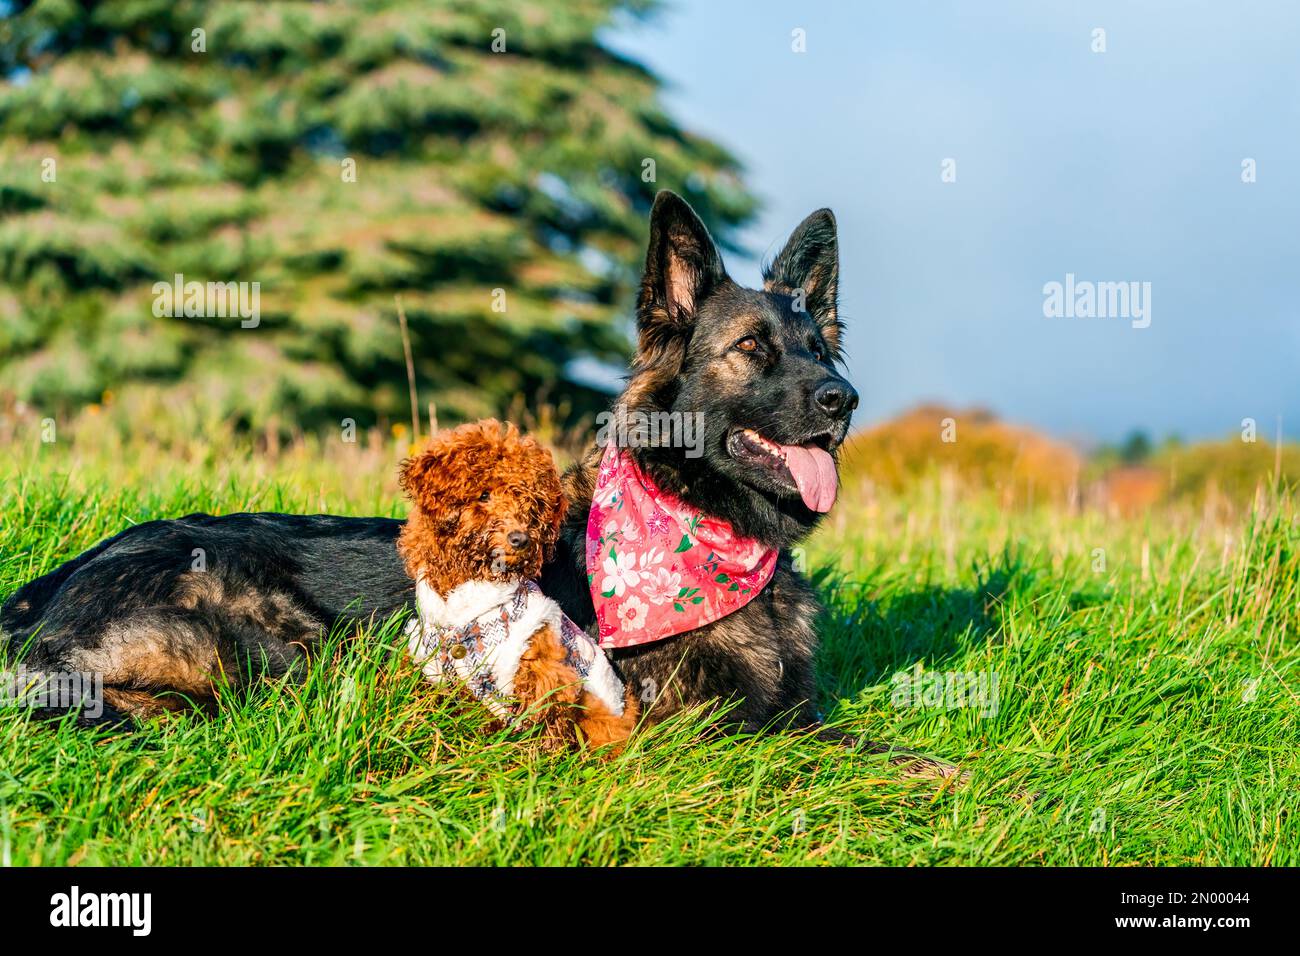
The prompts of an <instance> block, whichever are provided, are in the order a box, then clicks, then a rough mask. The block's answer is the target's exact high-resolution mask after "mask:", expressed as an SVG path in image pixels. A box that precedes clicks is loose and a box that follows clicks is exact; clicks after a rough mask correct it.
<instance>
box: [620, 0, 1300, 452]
mask: <svg viewBox="0 0 1300 956" xmlns="http://www.w3.org/2000/svg"><path fill="white" fill-rule="evenodd" d="M796 28H800V29H802V30H804V31H805V34H806V52H804V53H795V52H793V51H792V49H791V43H792V38H791V31H792V30H794V29H796ZM1095 28H1102V29H1104V30H1105V43H1106V51H1105V52H1104V53H1095V52H1093V50H1092V46H1093V45H1094V35H1093V31H1094V29H1095ZM609 40H610V43H611V45H613V46H615V47H616V48H618V49H620V50H622V51H624V52H627V53H631V54H633V55H634V56H636V57H637V58H638V59H640V60H641V61H642V62H644V63H646V64H647V65H648V66H650V67H651V68H653V69H654V70H656V71H657V72H658V73H659V74H660V75H661V76H662V77H663V78H664V79H665V80H666V82H667V84H668V89H667V90H666V93H665V99H666V102H667V104H668V105H669V107H670V109H671V110H672V111H673V112H674V114H675V115H676V116H677V117H678V118H679V119H681V120H682V121H683V122H684V124H685V125H686V126H688V127H689V128H691V129H694V130H696V131H699V132H702V133H707V134H708V135H710V136H712V137H714V138H715V139H718V140H720V141H721V142H723V143H725V144H726V145H727V146H728V147H730V148H731V149H732V150H733V151H735V153H736V154H737V155H738V156H739V157H740V158H741V160H742V161H743V162H744V164H745V167H746V169H747V178H748V181H749V183H750V185H751V187H752V188H753V189H754V190H755V191H756V193H757V194H758V195H759V197H760V198H761V200H762V202H763V204H764V209H763V213H762V215H761V216H760V218H759V219H758V221H757V222H756V224H755V225H754V226H753V227H752V228H751V229H749V230H747V231H746V233H745V234H744V235H743V236H742V241H743V242H744V243H745V244H746V245H747V246H748V247H749V248H750V249H752V250H753V251H754V253H755V257H754V258H753V259H749V260H746V259H742V258H739V257H736V256H731V257H729V259H728V266H729V269H730V271H731V273H732V275H733V277H735V278H736V279H738V280H742V281H747V282H755V281H756V280H757V275H758V264H757V259H758V258H759V257H761V256H762V255H764V254H767V253H771V252H773V251H775V248H777V245H776V244H777V243H778V242H779V241H780V240H781V239H783V238H784V236H785V235H786V234H787V233H788V232H789V230H790V229H792V228H793V227H794V226H795V225H796V224H797V223H798V221H799V220H800V219H801V218H802V217H803V216H804V215H806V214H807V213H808V212H810V211H811V210H813V209H815V208H817V207H819V206H830V207H831V208H832V209H834V211H835V213H836V216H837V217H838V220H839V223H840V243H841V309H842V313H843V315H844V316H845V318H846V320H847V321H848V323H849V334H848V340H847V344H848V352H849V359H848V368H849V373H850V378H851V379H852V380H853V382H854V383H855V384H856V385H857V387H858V389H859V391H860V392H861V393H862V407H861V410H860V411H859V413H858V418H857V422H858V423H859V424H865V423H867V422H869V421H872V420H875V419H878V418H881V417H883V416H886V415H889V414H892V413H895V412H898V411H900V410H902V409H904V408H906V407H908V406H909V405H912V404H915V403H916V402H919V401H922V400H927V399H936V400H942V401H946V402H951V403H954V404H957V405H959V406H966V405H970V404H981V405H986V406H988V407H991V408H993V409H994V410H995V411H997V412H999V413H1000V414H1002V415H1004V416H1005V417H1007V418H1010V419H1012V420H1015V421H1019V422H1024V423H1028V424H1032V425H1036V426H1038V427H1042V428H1046V429H1049V430H1051V431H1053V432H1055V433H1056V434H1058V435H1062V436H1064V437H1069V438H1073V439H1077V440H1081V441H1089V440H1103V441H1108V440H1117V439H1119V438H1121V437H1123V435H1124V434H1126V433H1127V432H1128V431H1130V430H1131V429H1132V428H1134V427H1141V428H1144V429H1146V430H1147V431H1148V432H1149V433H1151V434H1152V435H1153V436H1155V437H1157V438H1159V437H1163V436H1165V435H1167V434H1170V433H1177V434H1179V435H1181V436H1182V437H1184V438H1188V439H1195V438H1204V437H1219V436H1224V435H1227V434H1230V433H1233V434H1235V433H1237V432H1238V431H1239V429H1240V423H1241V420H1242V419H1243V418H1247V417H1250V418H1254V419H1255V420H1256V421H1257V422H1258V423H1259V431H1260V433H1261V435H1269V436H1271V435H1272V433H1273V431H1274V429H1275V427H1276V422H1277V417H1278V416H1279V415H1281V416H1282V418H1283V427H1284V431H1285V432H1286V433H1287V434H1288V435H1289V436H1291V437H1300V268H1298V267H1297V265H1298V259H1300V241H1298V240H1297V229H1298V228H1300V4H1297V3H1291V2H1281V0H1279V2H1269V3H1264V2H1251V0H1243V2H1221V3H1195V2H1180V3H1172V2H1171V3H1164V2H1155V0H1149V2H1123V3H1105V2H1102V3H1095V2H1094V3H1088V4H1081V3H1066V2H1045V0H1024V2H1012V0H1005V2H1003V0H998V2H992V0H990V2H979V3H973V2H968V3H944V2H925V3H921V2H914V3H875V2H872V3H865V2H864V3H848V2H841V3H833V2H806V0H805V2H799V3H778V2H765V0H759V2H756V0H709V2H704V0H700V2H685V0H678V2H677V3H675V4H672V5H669V6H667V7H666V8H665V9H664V11H663V12H662V13H661V14H660V15H659V16H658V17H656V18H655V19H654V20H652V21H651V22H650V23H649V24H647V25H640V24H636V23H630V24H627V25H625V26H623V27H620V29H619V30H618V31H616V32H615V33H613V34H611V36H610V38H609ZM949 158H951V159H953V160H955V161H956V181H955V182H943V181H942V180H941V163H942V162H943V161H944V160H945V159H949ZM1247 158H1250V159H1253V160H1255V163H1256V182H1254V183H1251V184H1246V183H1243V182H1242V161H1243V160H1244V159H1247ZM1067 273H1073V274H1074V275H1075V277H1076V280H1077V281H1084V280H1090V281H1095V282H1121V281H1123V282H1129V281H1136V282H1149V283H1151V302H1150V318H1151V323H1150V326H1149V327H1147V328H1133V327H1132V323H1131V322H1130V321H1129V320H1128V319H1124V318H1047V317H1045V316H1044V314H1043V303H1044V294H1043V287H1044V285H1045V284H1046V283H1049V282H1053V281H1056V282H1062V283H1063V282H1064V281H1065V276H1066V274H1067Z"/></svg>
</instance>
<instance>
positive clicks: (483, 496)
mask: <svg viewBox="0 0 1300 956" xmlns="http://www.w3.org/2000/svg"><path fill="white" fill-rule="evenodd" d="M491 497H492V492H490V491H485V492H483V494H481V495H479V496H478V500H479V501H487V500H488V499H489V498H491Z"/></svg>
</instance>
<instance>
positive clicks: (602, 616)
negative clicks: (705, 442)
mask: <svg viewBox="0 0 1300 956" xmlns="http://www.w3.org/2000/svg"><path fill="white" fill-rule="evenodd" d="M776 557H777V552H776V549H775V548H766V547H764V546H763V545H762V544H760V543H759V542H757V541H755V540H753V539H752V538H742V537H740V536H739V535H737V534H735V533H734V532H733V531H732V528H731V525H730V524H729V523H728V522H726V521H723V520H721V519H719V518H710V517H707V516H706V515H702V514H700V513H699V512H697V511H696V510H694V509H693V508H691V507H689V506H688V505H686V504H684V503H683V502H681V501H679V500H677V499H676V498H674V497H672V496H671V495H668V494H666V493H665V492H662V491H660V490H659V489H658V488H656V487H655V486H654V483H653V482H652V481H651V480H650V477H649V476H648V475H646V474H645V472H643V471H642V470H641V469H640V468H639V467H637V464H636V462H635V461H633V460H632V456H631V455H630V454H628V453H627V451H626V450H623V451H620V450H619V449H618V448H616V447H615V446H614V445H610V446H609V447H607V448H606V449H605V456H604V458H602V459H601V462H600V474H599V476H598V477H597V479H596V492H595V494H594V495H592V499H591V512H590V513H589V514H588V516H587V584H588V586H589V587H590V588H591V600H592V602H593V603H594V604H595V605H596V620H597V622H598V623H599V625H600V646H601V647H606V648H609V647H632V646H634V645H637V644H649V643H651V642H652V641H660V640H663V639H664V638H666V637H672V636H673V635H674V634H682V633H684V632H686V631H693V630H695V628H697V627H702V626H703V625H705V624H709V623H711V622H712V621H716V620H718V619H719V618H722V617H726V616H727V615H728V614H730V613H731V612H732V611H735V610H738V609H740V608H742V607H744V606H745V605H746V604H748V603H749V602H750V601H751V600H753V598H754V596H755V595H756V594H758V592H759V591H761V590H763V587H764V585H766V584H767V582H768V581H770V580H772V574H773V572H774V571H775V570H776Z"/></svg>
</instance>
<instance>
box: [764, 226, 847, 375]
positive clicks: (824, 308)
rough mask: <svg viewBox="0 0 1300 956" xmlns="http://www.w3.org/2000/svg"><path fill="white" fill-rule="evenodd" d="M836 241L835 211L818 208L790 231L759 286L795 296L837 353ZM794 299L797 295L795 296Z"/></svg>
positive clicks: (838, 348)
mask: <svg viewBox="0 0 1300 956" xmlns="http://www.w3.org/2000/svg"><path fill="white" fill-rule="evenodd" d="M839 286H840V244H839V239H838V238H837V237H836V230H835V214H834V213H833V212H831V211H830V210H829V209H818V210H817V211H816V212H815V213H813V214H812V215H810V216H809V217H808V218H807V219H805V220H804V221H803V222H801V223H799V228H798V229H796V230H795V231H794V232H793V234H791V236H790V239H789V241H788V242H786V244H785V248H784V249H782V250H781V252H780V254H778V255H777V257H776V258H775V259H773V260H772V263H771V264H770V265H769V266H767V268H765V269H764V270H763V288H764V289H766V290H767V291H769V292H783V293H786V294H788V295H794V296H796V297H797V296H798V295H799V292H800V290H802V292H803V306H804V308H805V309H807V310H808V313H809V314H810V315H811V316H812V317H813V320H814V321H815V322H816V323H817V327H818V328H819V329H821V333H822V338H824V339H825V340H826V344H827V345H829V346H830V347H831V350H832V351H833V352H835V353H837V354H838V352H839V350H840V339H841V333H842V332H843V331H844V324H843V323H842V322H840V310H839ZM796 301H797V299H796Z"/></svg>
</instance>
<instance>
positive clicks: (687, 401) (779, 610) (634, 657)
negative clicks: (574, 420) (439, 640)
mask: <svg viewBox="0 0 1300 956" xmlns="http://www.w3.org/2000/svg"><path fill="white" fill-rule="evenodd" d="M838 286H839V254H838V243H837V236H836V225H835V218H834V216H833V215H832V214H831V212H830V210H828V209H821V210H818V211H816V212H814V213H812V214H811V215H810V216H809V217H808V218H807V219H805V220H804V221H803V223H802V224H800V225H799V227H798V228H797V229H796V230H795V232H794V233H793V235H792V236H791V237H790V239H789V241H788V242H787V244H786V245H785V247H784V248H783V249H782V250H781V252H780V253H779V254H778V255H777V256H776V258H775V259H774V260H773V261H772V262H771V263H770V265H768V266H767V267H766V268H765V269H764V284H763V288H762V289H761V290H760V289H747V288H743V287H741V286H739V285H737V284H736V283H735V282H733V281H732V280H731V279H730V278H729V277H728V276H727V273H726V271H725V270H724V268H723V264H722V259H721V256H720V255H719V253H718V250H717V247H716V246H715V245H714V242H713V239H712V238H711V237H710V236H709V233H708V231H707V230H706V228H705V226H704V224H703V223H702V222H701V221H700V219H699V218H698V217H697V216H696V214H695V213H694V211H693V210H692V209H691V208H690V206H689V205H687V203H686V202H685V201H684V200H682V199H681V198H680V197H678V196H676V195H674V194H673V193H670V192H666V191H665V192H661V193H660V194H659V195H658V197H657V198H656V200H655V203H654V207H653V209H652V211H651V215H650V239H649V248H648V250H647V254H646V263H645V273H644V278H643V280H642V282H641V286H640V291H639V296H638V303H637V327H638V345H637V351H636V356H635V359H634V364H633V368H632V373H631V376H630V378H629V380H628V384H627V387H626V389H625V391H624V392H623V394H622V395H621V397H620V398H619V399H618V403H619V404H622V405H623V406H624V407H625V408H626V409H627V410H628V411H629V412H633V411H634V412H641V413H646V414H653V413H662V412H670V413H671V412H677V413H682V414H693V413H701V414H702V422H703V447H702V451H701V452H700V453H699V454H698V455H694V454H693V455H687V454H686V452H685V450H684V449H682V448H674V447H641V448H636V449H632V453H633V454H634V455H635V457H636V460H637V463H638V464H639V465H640V466H641V468H642V469H643V471H644V472H645V473H646V474H648V475H649V476H651V478H652V479H653V480H654V482H655V483H656V484H657V485H658V487H659V488H660V489H662V490H663V491H666V492H668V493H670V494H672V495H675V496H677V497H678V498H679V499H680V500H682V501H683V502H685V503H686V504H688V505H690V506H693V507H695V508H698V509H701V510H702V511H703V513H705V514H707V515H712V516H716V517H717V518H720V519H723V520H725V521H727V522H730V524H731V525H732V527H733V528H734V530H735V532H736V533H738V534H740V535H744V536H747V537H750V538H754V539H757V540H758V541H759V542H760V543H762V544H763V545H765V546H767V547H769V548H774V549H778V550H779V558H778V561H777V566H776V570H775V573H774V576H773V578H772V580H771V581H770V583H769V584H768V585H767V587H765V588H764V589H763V590H762V591H761V592H760V593H759V594H758V595H757V596H756V597H755V598H754V599H752V600H751V601H750V602H749V603H748V604H745V605H744V606H743V607H741V608H740V609H739V610H736V611H734V612H733V613H731V614H729V615H727V616H725V617H722V618H721V619H719V620H716V621H714V622H713V623H711V624H707V625H705V626H702V627H699V628H697V629H696V630H693V631H689V632H687V633H685V634H680V635H678V636H676V637H673V638H670V639H667V640H664V641H661V642H659V643H657V644H651V645H643V646H640V647H635V648H628V649H624V650H616V651H613V652H611V657H612V659H613V661H614V664H615V666H616V668H617V669H618V670H619V671H620V673H621V674H622V676H623V677H624V679H625V680H626V681H628V682H630V683H631V684H632V685H633V686H634V687H635V688H641V689H650V691H651V694H650V695H646V696H652V697H653V699H652V700H647V702H646V705H645V707H644V708H643V709H644V710H646V711H647V718H648V719H650V720H658V719H662V718H664V717H666V716H668V715H669V714H671V713H673V712H675V711H678V710H680V709H682V708H685V707H692V706H695V705H715V704H717V703H718V702H727V703H730V704H732V705H733V709H732V710H731V711H730V712H729V714H728V717H727V720H728V721H729V722H730V723H731V724H732V725H735V724H739V725H740V726H741V727H743V728H744V729H745V730H749V731H759V730H764V729H771V728H773V727H774V726H790V725H795V726H799V727H804V728H816V727H817V726H818V715H817V713H816V710H815V704H814V701H815V696H816V678H815V670H814V668H815V658H816V654H817V632H816V628H815V623H816V619H817V616H818V614H819V611H820V608H819V604H818V601H817V597H816V595H815V594H814V592H813V590H812V588H811V587H810V586H809V585H808V583H807V582H806V581H805V580H804V579H803V577H802V576H801V575H800V574H799V573H798V571H796V570H795V568H794V567H793V565H792V562H791V558H790V553H789V549H790V547H791V546H792V545H794V544H795V543H797V542H798V541H800V540H802V539H803V538H804V537H806V536H807V535H808V534H809V532H811V531H812V530H813V528H814V527H815V526H816V525H817V523H818V521H819V520H820V518H821V517H822V512H823V511H824V510H825V509H826V508H827V507H829V504H828V503H827V497H826V496H827V495H828V494H829V500H833V498H834V474H833V469H832V470H831V471H832V473H831V474H830V476H829V478H828V477H827V475H826V474H825V473H824V472H825V470H826V468H827V466H826V464H825V463H826V462H828V461H830V460H831V459H832V457H833V456H834V455H835V454H836V450H837V449H838V448H839V446H840V444H841V443H842V442H843V440H844V437H845V435H846V433H847V432H848V428H849V418H850V415H851V414H852V412H853V409H854V408H855V407H856V405H857V403H858V395H857V393H856V392H855V391H854V389H853V387H852V386H851V385H850V384H849V383H848V382H847V381H846V380H845V379H844V377H843V376H842V375H841V374H840V373H839V372H838V371H837V370H836V362H837V360H838V359H839V357H840V349H841V339H842V332H843V326H842V323H841V321H840V317H839V311H838V308H837V292H838ZM796 449H803V451H804V452H806V453H807V454H806V455H801V456H799V457H800V460H801V461H805V462H806V461H807V460H810V459H811V458H813V457H814V456H815V458H816V461H817V462H818V463H819V464H820V465H822V467H821V468H820V469H818V470H819V471H820V472H822V473H821V474H814V475H813V476H812V477H809V475H808V473H807V469H806V468H804V469H803V470H802V471H799V470H798V469H796V470H792V467H791V465H790V464H789V461H788V459H789V457H790V456H789V455H786V454H785V452H791V451H793V450H796ZM599 459H600V449H599V448H597V447H595V446H594V445H593V447H592V449H591V450H590V452H589V453H588V454H587V455H586V456H585V458H584V459H583V460H582V461H580V462H579V463H577V464H575V465H573V466H572V467H571V468H570V469H569V470H568V472H567V473H566V475H565V476H564V485H565V493H566V497H567V500H568V508H569V510H568V512H567V517H566V520H565V524H564V527H563V531H562V534H561V539H560V543H559V545H558V547H557V548H556V551H555V554H554V556H553V558H552V559H551V560H549V561H548V562H547V564H546V565H545V567H544V569H543V573H542V577H541V580H540V583H541V586H542V589H543V590H544V592H545V593H546V594H548V595H550V596H551V597H553V598H555V599H556V600H557V601H558V602H559V603H560V605H561V606H562V608H563V609H564V611H565V613H566V614H568V616H569V617H570V618H572V619H573V620H574V621H575V622H577V623H578V624H579V625H580V626H582V627H584V628H586V629H587V630H588V631H589V632H590V633H592V634H593V635H594V634H595V633H596V627H597V622H596V617H595V614H594V611H593V604H592V600H591V596H590V593H589V591H588V578H587V568H586V566H585V541H586V536H585V533H586V522H587V514H588V510H589V506H590V503H591V499H592V494H593V490H594V485H595V480H596V472H597V468H598V464H599ZM796 472H798V473H796ZM828 481H829V487H827V482H828ZM810 483H811V484H813V485H818V484H819V483H820V487H818V488H816V489H814V490H813V491H812V492H810V491H809V488H808V487H807V486H808V485H809V484H810ZM498 524H500V527H494V528H493V529H492V531H491V533H493V534H496V535H499V536H501V537H502V546H503V547H505V543H504V542H505V537H506V535H507V534H508V531H509V528H508V527H507V525H508V522H504V521H503V522H498ZM401 527H402V523H401V522H400V521H397V520H390V519H383V518H342V517H332V516H326V515H316V516H296V515H282V514H236V515H230V516H226V517H211V516H208V515H201V514H200V515H190V516H188V517H184V518H179V519H175V520H166V521H152V522H149V523H147V524H142V525H138V526H136V527H133V528H130V529H128V530H127V531H124V532H122V533H121V534H119V535H117V536H116V537H114V538H111V539H109V540H107V541H105V542H103V543H101V544H99V545H98V546H96V547H95V548H92V549H91V550H89V551H87V552H86V553H84V554H82V555H81V556H80V557H77V558H75V559H73V560H71V561H69V562H67V563H66V564H64V565H63V566H61V567H59V568H58V569H56V570H54V571H52V572H50V573H49V574H46V575H45V576H43V577H41V578H38V579H36V580H34V581H32V582H31V583H29V584H27V585H26V586H24V587H23V588H21V589H20V590H19V591H18V592H17V593H16V594H14V595H13V596H12V597H11V598H10V599H9V601H8V602H7V603H6V604H5V605H4V607H3V610H0V628H3V631H4V633H5V634H6V635H7V639H8V642H9V645H10V649H11V655H10V657H11V660H14V659H17V658H18V657H20V656H25V661H24V666H25V668H26V669H27V671H28V672H29V673H38V674H39V673H41V672H59V673H84V672H94V673H98V674H101V675H102V679H103V683H104V693H103V697H104V703H105V710H104V713H105V716H106V717H107V718H110V719H111V718H120V717H122V716H124V715H149V714H153V713H157V712H159V711H161V710H167V709H177V708H179V707H182V706H185V705H186V704H187V703H198V704H200V705H203V704H210V703H211V701H212V700H213V694H214V681H215V680H216V679H217V677H218V676H219V675H221V676H224V679H226V680H228V681H230V682H232V683H233V684H235V685H236V686H238V685H239V684H241V683H243V684H247V683H250V682H251V681H253V680H256V679H258V678H260V677H262V676H277V677H280V676H285V677H289V678H290V679H292V677H293V675H294V674H296V673H300V672H301V670H302V668H301V665H302V663H303V661H304V659H305V658H306V657H307V656H308V655H309V654H310V653H311V651H312V648H313V646H314V645H315V644H316V642H317V641H318V640H319V639H320V637H321V635H322V634H324V633H325V632H326V631H327V630H328V629H329V628H330V627H331V625H332V624H334V623H335V622H336V621H338V620H340V619H343V620H348V621H366V620H370V619H375V618H384V617H386V616H388V615H391V614H393V613H395V612H397V611H399V610H400V609H402V608H403V607H409V606H410V605H411V604H412V587H411V581H410V579H409V578H408V576H407V574H406V572H405V570H404V568H403V565H402V561H401V559H400V558H399V556H398V551H397V547H396V541H397V536H398V533H399V532H400V530H401ZM197 555H202V556H203V564H202V565H201V566H200V565H199V564H197V563H196V561H197V559H196V556H197ZM869 746H871V749H885V748H883V747H877V746H874V745H869Z"/></svg>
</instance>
